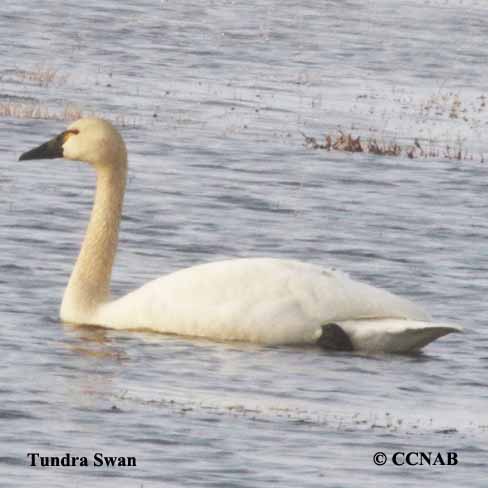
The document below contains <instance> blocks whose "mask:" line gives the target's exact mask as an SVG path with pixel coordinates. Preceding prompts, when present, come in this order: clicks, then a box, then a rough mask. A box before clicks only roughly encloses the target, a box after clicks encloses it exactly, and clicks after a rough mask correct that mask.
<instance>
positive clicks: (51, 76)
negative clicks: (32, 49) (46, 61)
mask: <svg viewBox="0 0 488 488" xmlns="http://www.w3.org/2000/svg"><path fill="white" fill-rule="evenodd" d="M15 77H16V78H17V79H18V80H19V81H20V82H21V83H25V82H30V83H35V84H36V85H39V86H42V87H47V86H49V85H52V84H55V85H61V84H63V83H65V82H66V80H67V79H68V77H67V76H66V75H61V74H60V73H59V71H58V70H57V69H56V68H53V67H52V66H47V65H37V66H34V67H33V68H32V69H25V70H24V69H17V70H16V71H15Z"/></svg>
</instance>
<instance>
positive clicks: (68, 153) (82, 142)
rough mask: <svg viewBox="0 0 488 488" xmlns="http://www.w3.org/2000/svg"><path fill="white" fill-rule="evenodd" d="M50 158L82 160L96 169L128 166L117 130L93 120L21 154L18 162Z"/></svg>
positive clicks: (82, 120)
mask: <svg viewBox="0 0 488 488" xmlns="http://www.w3.org/2000/svg"><path fill="white" fill-rule="evenodd" d="M53 158H64V159H74V160H77V161H85V162H87V163H91V164H93V165H94V166H96V167H99V168H103V167H107V166H115V165H123V166H124V167H125V166H126V164H127V152H126V148H125V144H124V141H123V140H122V137H121V135H120V134H119V132H118V131H117V129H116V128H115V127H114V126H113V125H112V124H111V123H110V122H108V121H107V120H103V119H98V118H94V117H90V118H84V119H79V120H77V121H76V122H74V123H73V124H71V125H70V126H69V127H68V128H67V129H66V130H65V131H64V132H61V134H59V135H57V136H56V137H54V138H53V139H51V140H50V141H48V142H45V143H44V144H41V145H40V146H38V147H36V148H34V149H32V150H30V151H27V152H25V153H24V154H22V155H21V156H20V158H19V161H23V160H26V159H53Z"/></svg>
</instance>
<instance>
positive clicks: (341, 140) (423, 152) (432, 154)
mask: <svg viewBox="0 0 488 488" xmlns="http://www.w3.org/2000/svg"><path fill="white" fill-rule="evenodd" d="M301 134H302V136H303V137H304V138H305V146H306V147H309V148H311V149H323V150H326V151H331V150H334V151H340V152H364V153H369V154H375V155H378V156H397V157H401V156H403V157H405V156H406V157H407V158H409V159H417V158H436V159H439V158H442V159H449V160H459V161H462V160H470V161H474V160H475V159H477V158H475V156H474V155H473V154H472V153H469V152H468V151H467V150H466V149H465V148H464V147H463V143H462V141H461V140H458V141H456V142H455V143H454V144H453V145H448V144H447V145H445V146H439V145H438V144H436V143H435V142H434V141H428V146H425V147H424V146H422V145H421V144H420V142H419V140H418V139H414V142H413V144H411V145H408V146H404V147H402V146H400V145H399V144H397V143H396V142H394V141H390V142H384V141H378V140H377V139H376V138H371V137H370V138H369V139H368V140H367V141H366V142H361V138H360V137H359V136H358V137H353V136H352V134H345V133H344V132H342V131H339V132H338V133H337V134H336V135H330V134H326V135H325V136H324V139H323V141H324V142H323V143H320V142H318V141H317V139H316V138H315V137H310V136H307V135H306V134H304V133H303V132H302V133H301ZM479 161H480V162H481V163H483V162H484V155H483V154H480V155H479Z"/></svg>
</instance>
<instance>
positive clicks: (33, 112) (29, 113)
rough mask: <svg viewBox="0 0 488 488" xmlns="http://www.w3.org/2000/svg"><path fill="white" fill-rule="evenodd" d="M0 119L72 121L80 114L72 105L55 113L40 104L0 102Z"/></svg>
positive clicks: (67, 105) (80, 115)
mask: <svg viewBox="0 0 488 488" xmlns="http://www.w3.org/2000/svg"><path fill="white" fill-rule="evenodd" d="M0 117H12V118H16V119H45V120H67V121H72V120H76V119H79V118H80V117H82V112H81V110H80V109H79V108H78V107H76V106H75V105H72V104H66V105H65V106H64V107H63V109H62V110H60V111H57V112H56V111H52V110H50V109H49V108H48V107H47V106H46V105H42V104H40V103H20V102H0Z"/></svg>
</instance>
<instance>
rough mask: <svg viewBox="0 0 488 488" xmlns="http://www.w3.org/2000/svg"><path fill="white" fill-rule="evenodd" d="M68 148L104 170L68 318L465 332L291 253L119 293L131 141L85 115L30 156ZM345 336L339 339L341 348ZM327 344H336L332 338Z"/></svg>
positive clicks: (352, 333)
mask: <svg viewBox="0 0 488 488" xmlns="http://www.w3.org/2000/svg"><path fill="white" fill-rule="evenodd" d="M61 155H62V156H63V157H64V158H66V159H76V160H81V161H87V162H89V163H91V164H92V165H93V166H94V167H95V169H96V171H97V191H96V196H95V202H94V206H93V210H92V214H91V217H90V222H89V224H88V228H87V232H86V235H85V239H84V242H83V245H82V249H81V251H80V255H79V257H78V260H77V262H76V265H75V268H74V270H73V273H72V275H71V278H70V281H69V283H68V287H67V289H66V292H65V295H64V298H63V304H62V307H61V318H62V319H63V320H64V321H67V322H72V323H83V324H92V325H100V326H104V327H110V328H114V329H150V330H154V331H159V332H164V333H173V334H182V335H188V336H200V337H207V338H212V339H216V340H222V341H248V342H255V343H262V344H314V343H317V341H320V338H321V336H322V334H323V333H324V329H323V326H328V324H336V326H335V327H337V326H339V327H340V329H342V331H343V332H345V335H347V338H348V340H349V341H350V345H352V348H354V349H356V350H365V351H384V352H407V351H412V350H417V349H420V348H421V347H423V346H425V345H426V344H428V343H429V342H431V341H432V340H434V339H436V338H438V337H441V336H443V335H445V334H448V333H449V332H456V331H460V330H461V327H459V326H456V325H444V324H433V323H431V322H430V317H429V316H428V314H426V313H425V312H424V311H423V310H422V309H421V308H419V307H418V306H417V305H415V304H414V303H412V302H410V301H408V300H406V299H404V298H401V297H398V296H396V295H393V294H391V293H389V292H387V291H385V290H381V289H379V288H375V287H373V286H370V285H368V284H365V283H361V282H358V281H355V280H353V279H351V278H350V277H349V276H348V275H346V274H344V273H342V272H340V271H337V270H331V269H326V268H321V267H319V266H315V265H311V264H306V263H302V262H299V261H294V260H284V259H272V258H252V259H234V260H226V261H220V262H214V263H207V264H202V265H198V266H194V267H191V268H187V269H183V270H181V271H177V272H175V273H171V274H169V275H166V276H162V277H161V278H158V279H156V280H153V281H151V282H149V283H147V284H146V285H144V286H143V287H141V288H139V289H137V290H135V291H133V292H131V293H129V294H128V295H126V296H124V297H122V298H119V299H116V300H112V299H111V297H110V278H111V270H112V265H113V260H114V256H115V252H116V247H117V242H118V228H119V221H120V216H121V210H122V200H123V195H124V190H125V180H126V173H127V156H126V149H125V144H124V142H123V140H122V138H121V137H120V134H119V133H118V132H117V131H116V130H115V128H113V126H112V125H111V124H110V123H109V122H107V121H104V120H101V119H95V118H88V119H80V120H79V121H77V122H75V123H74V124H72V125H71V126H70V127H69V128H68V130H67V131H66V132H64V133H63V134H61V135H60V136H58V137H57V138H55V139H53V140H52V141H50V142H49V143H46V144H44V145H42V146H40V147H39V148H36V149H33V150H32V151H29V152H28V153H25V154H24V155H22V156H21V159H38V158H41V157H60V156H61ZM342 331H340V332H341V333H342ZM323 337H325V334H324V336H323ZM340 343H341V341H339V347H338V345H337V344H331V346H332V348H339V349H340ZM321 345H322V346H324V347H328V344H327V343H324V342H323V341H322V342H321Z"/></svg>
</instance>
